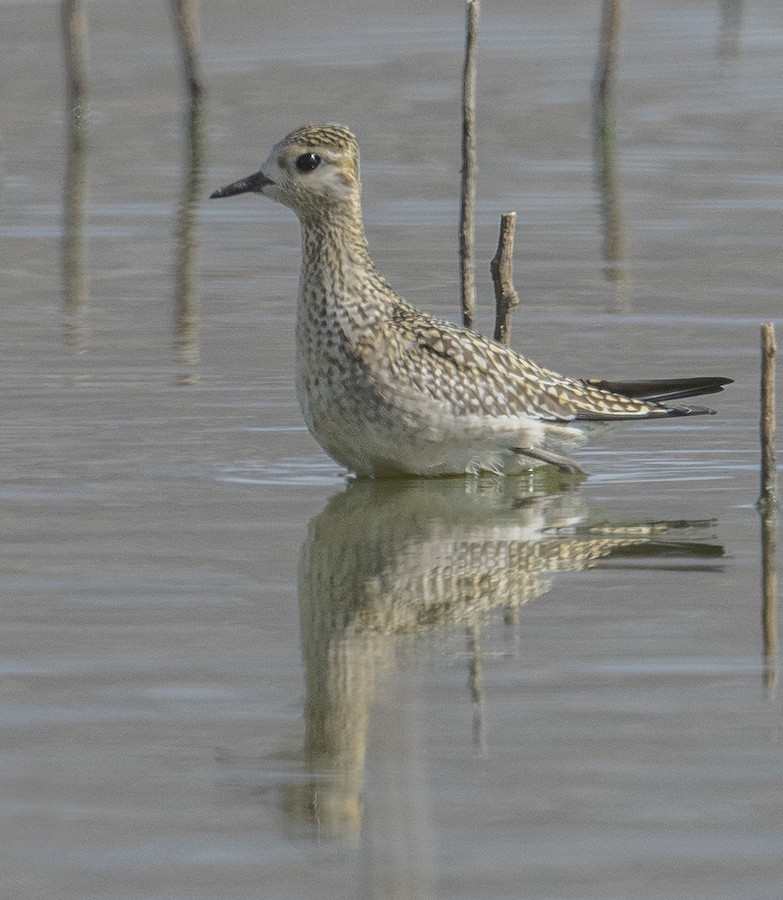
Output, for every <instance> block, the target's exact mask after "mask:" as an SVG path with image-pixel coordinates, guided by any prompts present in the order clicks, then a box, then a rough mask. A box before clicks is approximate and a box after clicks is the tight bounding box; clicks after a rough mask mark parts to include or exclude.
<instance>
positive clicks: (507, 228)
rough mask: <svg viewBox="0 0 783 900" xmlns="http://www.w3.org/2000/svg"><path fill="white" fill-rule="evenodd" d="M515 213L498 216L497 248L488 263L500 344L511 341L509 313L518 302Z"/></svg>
mask: <svg viewBox="0 0 783 900" xmlns="http://www.w3.org/2000/svg"><path fill="white" fill-rule="evenodd" d="M516 229H517V214H516V213H515V212H508V213H503V215H502V216H501V217H500V235H499V237H498V249H497V252H496V253H495V255H494V257H493V258H492V262H491V263H490V265H489V268H490V271H491V272H492V283H493V285H494V286H495V335H494V337H495V340H496V341H500V343H501V344H509V343H510V341H511V313H512V311H513V309H514V307H515V306H516V305H517V304H518V303H519V295H518V294H517V292H516V290H515V289H514V233H515V232H516Z"/></svg>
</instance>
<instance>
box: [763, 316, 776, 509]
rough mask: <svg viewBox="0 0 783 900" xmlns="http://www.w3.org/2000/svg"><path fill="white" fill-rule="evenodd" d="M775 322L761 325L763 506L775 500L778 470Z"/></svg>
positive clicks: (774, 503) (769, 504)
mask: <svg viewBox="0 0 783 900" xmlns="http://www.w3.org/2000/svg"><path fill="white" fill-rule="evenodd" d="M776 349H777V347H776V345H775V326H774V325H773V324H772V322H768V323H767V324H766V325H762V326H761V429H760V430H761V434H760V437H761V496H760V497H759V507H760V508H761V509H764V508H765V507H768V506H775V505H776V504H777V502H778V472H777V460H776V454H775V351H776Z"/></svg>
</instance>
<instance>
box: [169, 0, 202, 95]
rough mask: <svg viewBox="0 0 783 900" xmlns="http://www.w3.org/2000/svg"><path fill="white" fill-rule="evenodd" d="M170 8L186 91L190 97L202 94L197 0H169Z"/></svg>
mask: <svg viewBox="0 0 783 900" xmlns="http://www.w3.org/2000/svg"><path fill="white" fill-rule="evenodd" d="M171 9H172V12H173V13H174V24H175V26H176V32H177V39H178V40H179V49H180V54H181V56H182V65H183V67H184V69H185V78H186V80H187V83H188V91H189V93H190V96H191V97H196V96H199V95H200V94H202V93H203V92H204V88H205V83H204V76H203V75H202V73H201V61H200V59H199V45H200V43H201V38H200V34H199V27H198V0H171Z"/></svg>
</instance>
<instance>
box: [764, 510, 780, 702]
mask: <svg viewBox="0 0 783 900" xmlns="http://www.w3.org/2000/svg"><path fill="white" fill-rule="evenodd" d="M777 548H778V511H777V509H776V508H775V507H774V506H770V507H769V508H767V509H766V510H764V511H762V513H761V598H762V606H761V627H762V639H763V642H764V687H765V688H766V690H767V693H768V694H770V695H774V692H775V688H776V686H777V681H778V616H777V600H778V573H777V569H776V567H775V557H776V555H777Z"/></svg>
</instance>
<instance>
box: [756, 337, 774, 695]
mask: <svg viewBox="0 0 783 900" xmlns="http://www.w3.org/2000/svg"><path fill="white" fill-rule="evenodd" d="M776 349H777V347H776V345H775V326H774V325H773V324H772V323H771V322H768V323H767V324H766V325H762V326H761V427H760V437H761V496H760V497H759V502H758V507H759V512H760V513H761V593H762V612H761V621H762V630H763V640H764V663H765V665H764V683H765V686H766V688H767V691H768V692H770V693H774V689H775V686H776V684H777V677H778V674H777V652H778V625H777V591H778V576H777V569H776V566H775V557H776V556H777V546H778V473H777V460H776V454H775V352H776Z"/></svg>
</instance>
